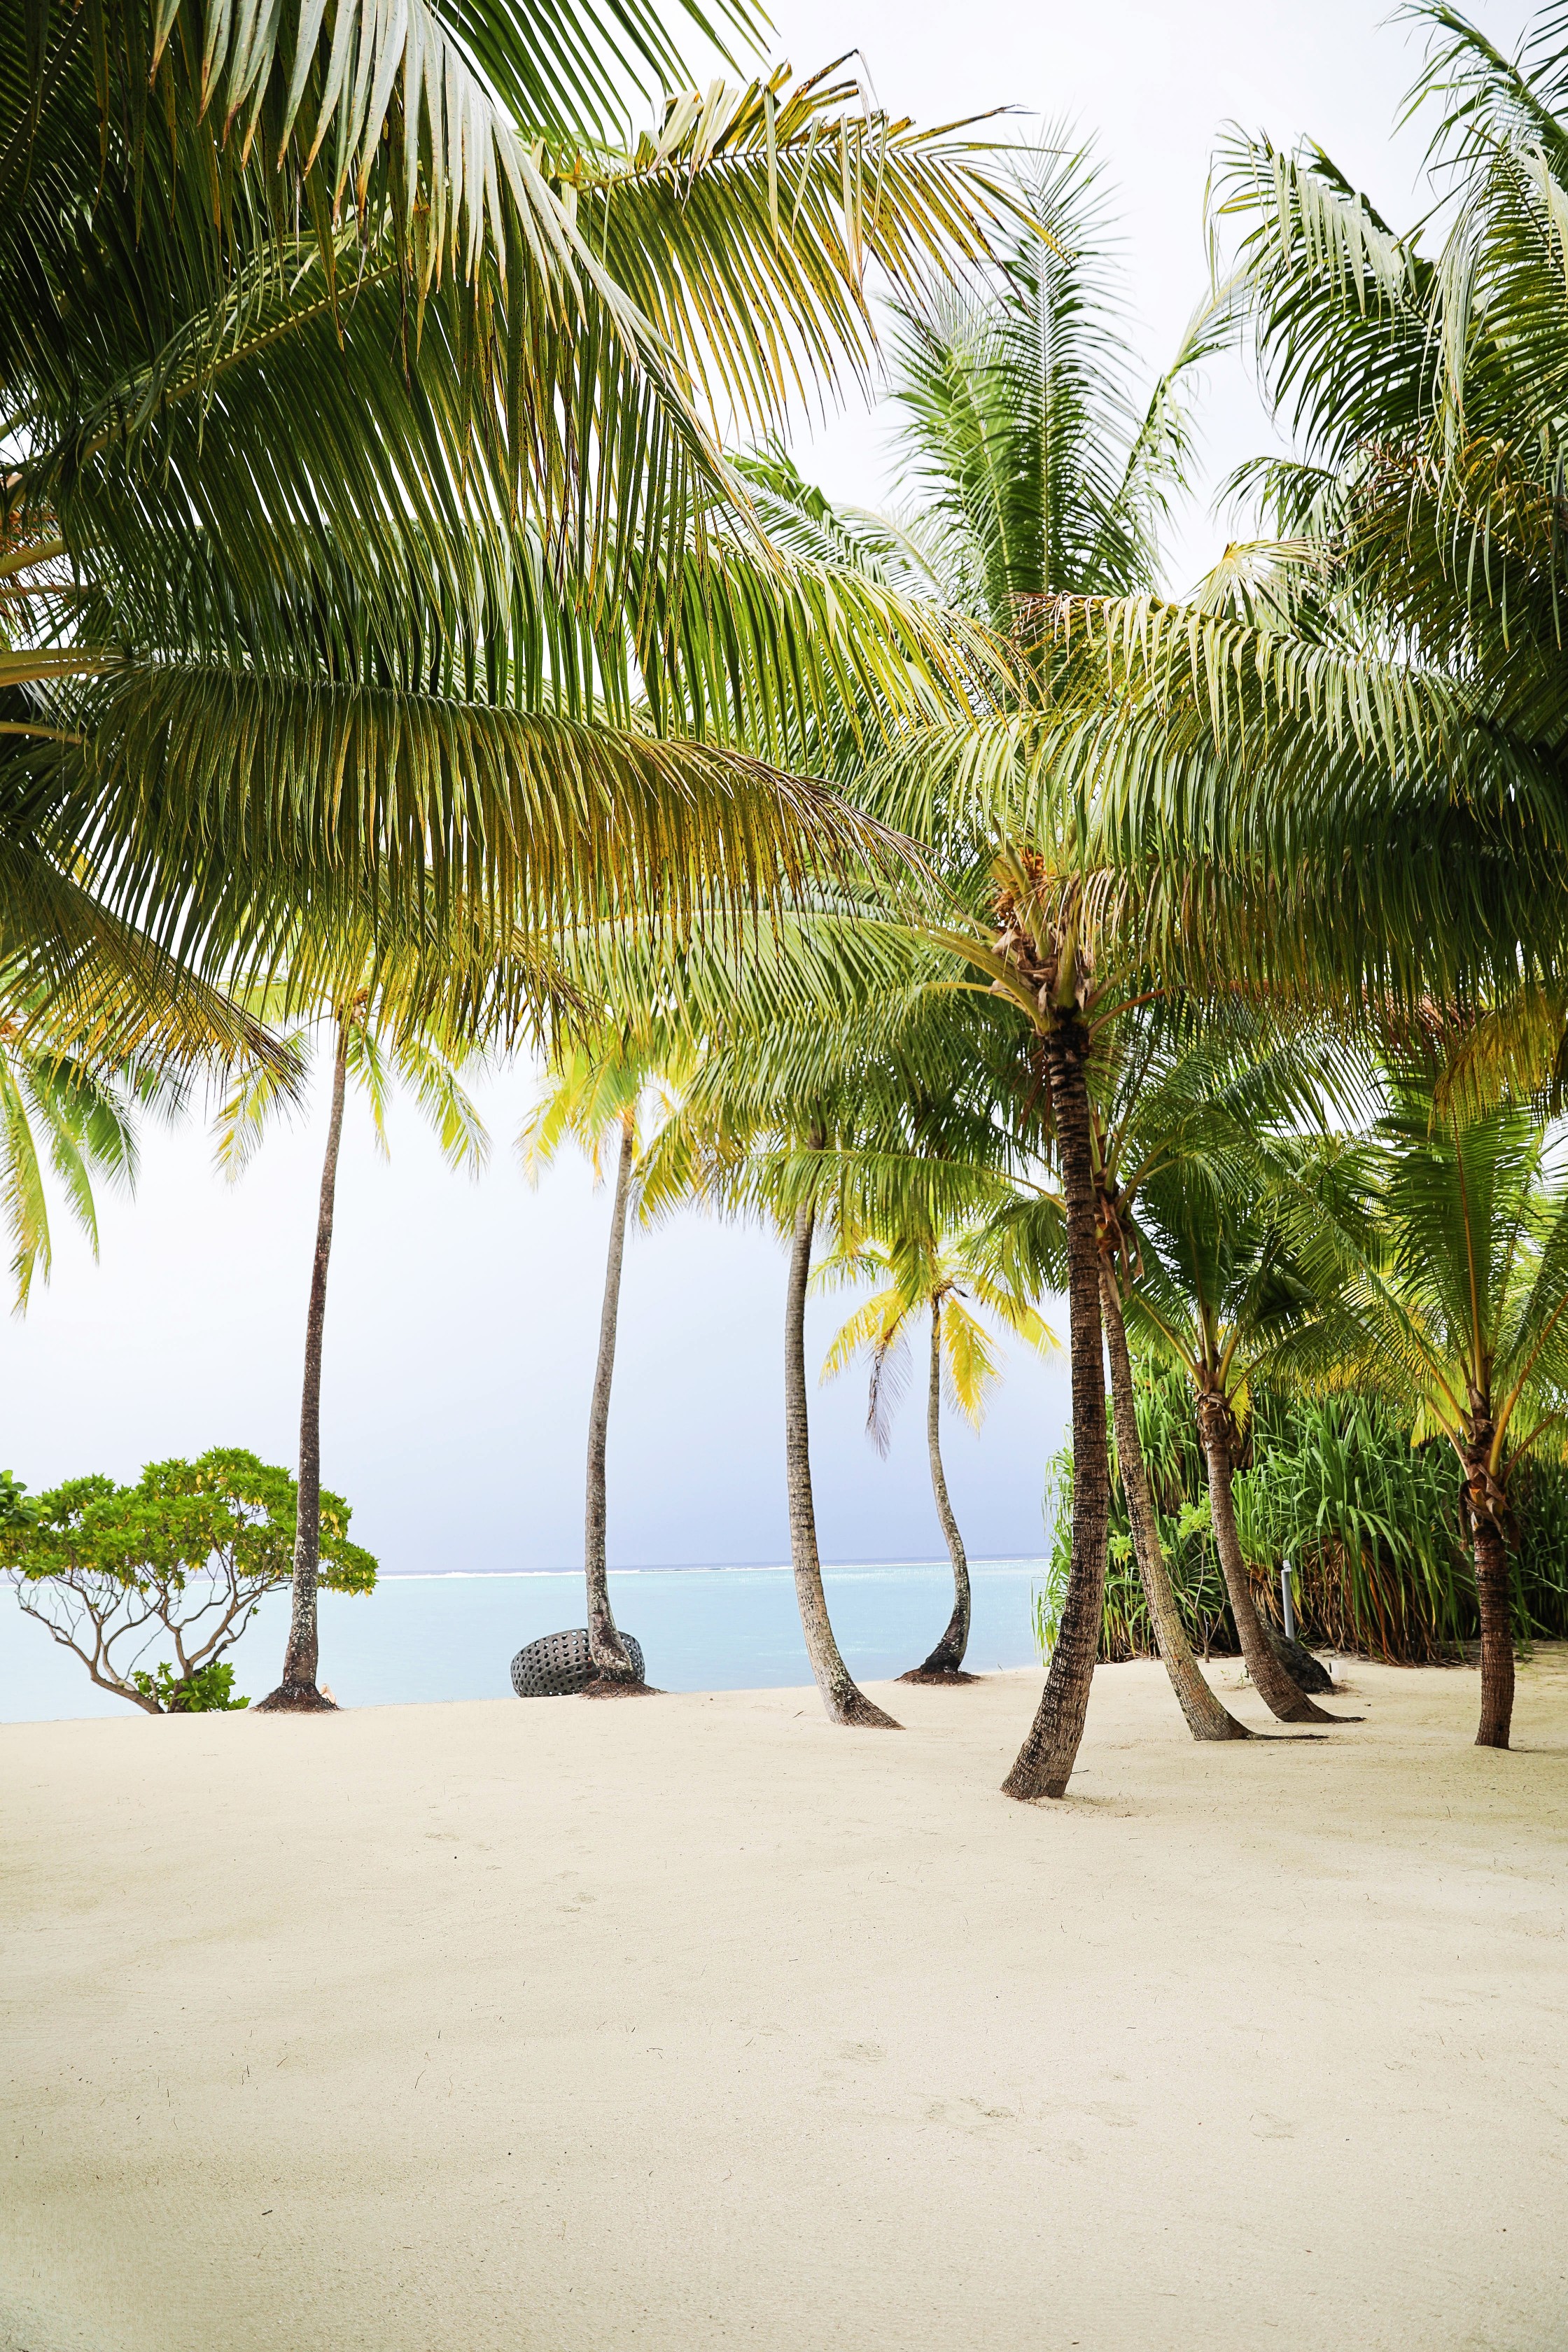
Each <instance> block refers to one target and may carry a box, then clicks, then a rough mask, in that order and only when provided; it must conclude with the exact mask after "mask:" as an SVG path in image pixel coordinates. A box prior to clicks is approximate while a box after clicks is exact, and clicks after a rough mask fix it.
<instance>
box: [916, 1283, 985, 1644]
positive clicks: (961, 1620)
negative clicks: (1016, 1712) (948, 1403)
mask: <svg viewBox="0 0 1568 2352" xmlns="http://www.w3.org/2000/svg"><path fill="white" fill-rule="evenodd" d="M926 1452H927V1453H928V1454H930V1456H931V1493H932V1494H933V1495H934V1496H935V1497H936V1515H937V1517H938V1518H939V1519H940V1520H941V1521H942V1534H943V1535H944V1536H945V1537H946V1538H947V1554H948V1558H949V1559H951V1560H952V1616H951V1617H950V1618H949V1619H948V1621H947V1631H946V1633H943V1635H942V1639H941V1641H940V1642H939V1643H937V1645H936V1647H935V1649H934V1650H933V1651H932V1652H931V1655H930V1657H929V1658H927V1659H926V1660H925V1661H924V1663H923V1664H921V1665H918V1666H916V1667H914V1668H913V1669H912V1670H911V1671H910V1673H909V1674H907V1675H900V1676H899V1680H900V1682H901V1683H952V1682H973V1680H974V1676H973V1675H966V1674H964V1672H963V1654H964V1652H965V1651H966V1650H967V1649H968V1647H969V1615H970V1600H969V1561H968V1559H967V1558H966V1557H965V1555H964V1549H963V1537H962V1536H961V1535H960V1534H959V1532H958V1521H957V1520H956V1519H955V1518H954V1517H953V1515H952V1502H951V1500H950V1498H949V1496H948V1491H947V1473H946V1472H945V1471H944V1470H943V1468H942V1301H941V1299H940V1298H933V1299H932V1300H931V1385H930V1388H929V1390H928V1392H927V1396H926Z"/></svg>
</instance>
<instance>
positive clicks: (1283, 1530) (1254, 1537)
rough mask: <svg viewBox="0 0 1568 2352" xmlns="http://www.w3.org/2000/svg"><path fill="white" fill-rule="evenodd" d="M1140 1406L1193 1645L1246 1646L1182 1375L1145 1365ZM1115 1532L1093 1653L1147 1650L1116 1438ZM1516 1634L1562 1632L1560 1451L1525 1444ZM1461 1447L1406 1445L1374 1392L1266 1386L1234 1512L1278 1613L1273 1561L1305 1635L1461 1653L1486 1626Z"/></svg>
mask: <svg viewBox="0 0 1568 2352" xmlns="http://www.w3.org/2000/svg"><path fill="white" fill-rule="evenodd" d="M1135 1377H1136V1381H1137V1415H1138V1433H1139V1439H1140V1443H1141V1444H1142V1449H1143V1454H1144V1460H1145V1465H1146V1467H1147V1469H1148V1473H1149V1483H1150V1487H1151V1491H1152V1498H1153V1502H1154V1507H1155V1513H1156V1517H1157V1518H1158V1520H1159V1526H1160V1538H1161V1542H1162V1545H1163V1549H1164V1553H1165V1564H1166V1567H1167V1569H1168V1570H1169V1572H1170V1577H1171V1582H1172V1586H1173V1590H1174V1592H1175V1596H1176V1600H1177V1602H1178V1604H1179V1606H1180V1608H1181V1612H1182V1616H1183V1619H1184V1622H1185V1624H1186V1628H1187V1633H1188V1636H1189V1638H1190V1639H1191V1641H1192V1643H1193V1646H1194V1649H1196V1650H1198V1651H1199V1652H1200V1653H1202V1654H1205V1655H1206V1654H1208V1653H1210V1652H1211V1651H1217V1652H1220V1653H1222V1654H1235V1652H1236V1651H1237V1648H1238V1647H1239V1644H1238V1643H1237V1639H1236V1630H1235V1627H1234V1625H1233V1624H1232V1622H1231V1617H1230V1611H1229V1607H1228V1604H1227V1602H1226V1593H1225V1581H1224V1578H1223V1577H1222V1575H1221V1573H1220V1567H1219V1559H1218V1556H1217V1554H1216V1552H1215V1546H1214V1537H1213V1532H1212V1529H1211V1527H1210V1524H1209V1515H1208V1491H1207V1483H1206V1478H1205V1470H1204V1462H1203V1454H1202V1452H1201V1449H1200V1447H1199V1445H1198V1442H1197V1435H1196V1431H1195V1428H1194V1418H1193V1410H1192V1397H1191V1391H1190V1390H1189V1388H1188V1386H1187V1383H1186V1381H1185V1379H1184V1376H1183V1375H1182V1374H1180V1373H1178V1372H1172V1371H1164V1370H1153V1369H1151V1368H1149V1367H1147V1366H1139V1367H1137V1368H1136V1372H1135ZM1110 1473H1111V1495H1110V1546H1109V1557H1108V1559H1107V1568H1106V1586H1105V1614H1104V1619H1103V1623H1102V1629H1101V1634H1100V1656H1101V1657H1102V1658H1103V1659H1106V1660H1108V1661H1109V1660H1119V1659H1123V1658H1135V1657H1151V1656H1152V1655H1153V1654H1154V1641H1153V1633H1152V1627H1151V1625H1150V1623H1149V1617H1148V1612H1147V1610H1146V1609H1145V1607H1144V1605H1143V1591H1142V1582H1141V1580H1140V1579H1139V1575H1138V1568H1137V1562H1136V1559H1135V1558H1134V1555H1133V1549H1132V1531H1131V1524H1130V1522H1129V1519H1128V1516H1127V1503H1126V1496H1125V1495H1124V1493H1123V1490H1122V1486H1121V1474H1120V1470H1119V1467H1118V1465H1117V1460H1116V1447H1115V1443H1114V1440H1112V1442H1111V1444H1110ZM1509 1495H1510V1502H1511V1505H1512V1508H1513V1516H1514V1530H1513V1532H1514V1549H1513V1553H1512V1558H1513V1564H1514V1615H1515V1624H1516V1629H1517V1633H1518V1638H1519V1640H1520V1641H1521V1643H1528V1642H1529V1641H1530V1639H1531V1637H1532V1636H1533V1635H1542V1636H1563V1635H1568V1464H1564V1463H1563V1462H1562V1461H1559V1460H1557V1459H1555V1458H1553V1457H1552V1456H1548V1455H1542V1456H1539V1457H1538V1456H1535V1455H1531V1456H1527V1457H1526V1458H1525V1459H1524V1460H1522V1461H1521V1462H1519V1463H1517V1464H1516V1465H1514V1466H1513V1468H1512V1470H1511V1472H1510V1476H1509ZM1462 1502H1463V1496H1462V1491H1461V1480H1460V1474H1459V1465H1458V1460H1457V1458H1456V1456H1455V1454H1454V1452H1453V1449H1452V1448H1451V1447H1450V1446H1449V1445H1447V1444H1446V1443H1445V1442H1443V1441H1442V1440H1433V1441H1431V1442H1429V1443H1427V1444H1422V1445H1418V1446H1417V1445H1413V1444H1412V1443H1411V1436H1410V1431H1409V1428H1408V1426H1407V1425H1405V1424H1403V1423H1400V1421H1399V1420H1398V1419H1397V1417H1396V1416H1395V1415H1394V1413H1392V1412H1390V1411H1389V1410H1388V1409H1387V1407H1386V1406H1384V1405H1383V1404H1382V1403H1381V1402H1377V1401H1376V1400H1374V1399H1372V1398H1369V1397H1365V1396H1362V1395H1357V1394H1353V1393H1348V1394H1345V1395H1342V1396H1335V1397H1329V1398H1321V1399H1301V1398H1284V1397H1280V1396H1278V1395H1272V1394H1267V1393H1266V1394H1263V1395H1261V1396H1259V1397H1258V1398H1256V1399H1255V1400H1254V1412H1253V1417H1252V1421H1251V1423H1250V1424H1249V1427H1248V1431H1247V1454H1246V1455H1245V1456H1244V1466H1242V1467H1241V1468H1239V1469H1238V1471H1237V1478H1236V1515H1237V1531H1238V1533H1239V1535H1240V1538H1241V1546H1242V1550H1243V1553H1244V1555H1245V1557H1246V1559H1247V1565H1248V1568H1249V1569H1250V1570H1251V1571H1252V1576H1253V1597H1254V1599H1255V1601H1257V1603H1258V1608H1259V1610H1260V1611H1261V1612H1263V1613H1264V1614H1265V1615H1266V1616H1267V1617H1268V1618H1270V1619H1271V1620H1272V1621H1273V1622H1275V1623H1276V1624H1278V1622H1279V1617H1280V1602H1279V1570H1280V1567H1281V1565H1282V1564H1283V1562H1284V1560H1285V1559H1290V1560H1292V1561H1293V1562H1294V1564H1295V1569H1296V1584H1295V1590H1296V1613H1297V1618H1298V1622H1299V1625H1300V1631H1301V1635H1302V1638H1303V1640H1305V1641H1306V1642H1308V1643H1310V1644H1311V1645H1312V1646H1315V1647H1317V1648H1320V1649H1332V1650H1337V1651H1341V1652H1345V1653H1354V1654H1360V1655H1363V1656H1369V1657H1375V1658H1383V1659H1386V1660H1388V1661H1390V1662H1392V1663H1395V1664H1429V1663H1434V1662H1436V1661H1440V1660H1445V1659H1455V1658H1458V1657H1459V1656H1461V1655H1462V1654H1463V1649H1464V1645H1465V1644H1466V1643H1469V1642H1473V1641H1474V1640H1475V1639H1476V1638H1477V1635H1478V1633H1479V1612H1478V1609H1477V1603H1476V1586H1475V1571H1474V1569H1473V1566H1472V1564H1471V1559H1470V1555H1469V1549H1468V1534H1467V1531H1466V1529H1465V1528H1464V1525H1463V1522H1462V1517H1461V1509H1462ZM1071 1519H1072V1454H1071V1451H1070V1449H1067V1450H1064V1451H1063V1452H1062V1453H1060V1454H1057V1455H1056V1456H1055V1458H1054V1459H1053V1461H1052V1463H1051V1465H1050V1467H1049V1471H1048V1473H1047V1488H1046V1523H1047V1542H1048V1553H1047V1569H1046V1579H1045V1582H1044V1584H1043V1586H1041V1587H1040V1588H1039V1589H1038V1590H1037V1592H1036V1594H1035V1634H1036V1639H1037V1643H1038V1644H1039V1647H1040V1652H1041V1654H1042V1656H1045V1655H1048V1654H1049V1650H1050V1646H1051V1643H1052V1642H1053V1641H1054V1640H1055V1637H1056V1631H1057V1627H1058V1623H1059V1622H1060V1616H1061V1607H1062V1601H1063V1599H1064V1597H1065V1594H1066V1591H1067V1579H1068V1568H1069V1566H1070V1563H1071Z"/></svg>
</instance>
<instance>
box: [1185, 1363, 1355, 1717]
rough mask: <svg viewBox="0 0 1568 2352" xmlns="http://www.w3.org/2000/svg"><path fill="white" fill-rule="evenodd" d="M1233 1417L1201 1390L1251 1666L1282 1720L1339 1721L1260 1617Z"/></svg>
mask: <svg viewBox="0 0 1568 2352" xmlns="http://www.w3.org/2000/svg"><path fill="white" fill-rule="evenodd" d="M1228 1419H1229V1414H1228V1412H1227V1411H1226V1404H1225V1400H1224V1399H1223V1397H1219V1396H1216V1395H1215V1393H1214V1391H1212V1390H1205V1391H1203V1392H1202V1393H1201V1394H1200V1396H1199V1398H1198V1435H1199V1437H1200V1438H1201V1439H1202V1441H1203V1449H1204V1462H1205V1465H1206V1467H1207V1470H1208V1479H1209V1507H1210V1511H1211V1514H1212V1516H1213V1519H1214V1539H1215V1549H1217V1551H1218V1553H1219V1564H1220V1568H1221V1570H1223V1572H1224V1575H1225V1589H1226V1593H1227V1595H1228V1596H1229V1600H1230V1613H1231V1615H1232V1617H1233V1618H1234V1619H1235V1621H1236V1630H1237V1635H1238V1636H1239V1638H1240V1642H1241V1654H1242V1656H1243V1657H1244V1658H1245V1659H1246V1661H1247V1673H1248V1674H1249V1675H1251V1676H1252V1680H1253V1685H1254V1687H1255V1689H1256V1690H1257V1692H1258V1696H1259V1698H1261V1699H1262V1700H1263V1702H1264V1704H1265V1706H1268V1707H1269V1708H1270V1709H1271V1710H1272V1712H1273V1713H1274V1714H1275V1715H1277V1716H1278V1717H1279V1720H1280V1722H1281V1723H1337V1722H1338V1720H1339V1717H1337V1716H1332V1715H1325V1713H1324V1712H1323V1709H1322V1708H1321V1706H1314V1705H1313V1703H1312V1701H1311V1700H1310V1698H1309V1697H1308V1696H1307V1695H1306V1693H1305V1692H1304V1691H1302V1690H1300V1689H1299V1688H1298V1687H1297V1685H1296V1684H1295V1683H1293V1682H1292V1681H1291V1679H1290V1676H1289V1674H1287V1672H1286V1670H1285V1668H1284V1667H1283V1666H1282V1665H1281V1664H1280V1663H1279V1659H1278V1658H1277V1657H1276V1655H1275V1654H1274V1652H1273V1650H1272V1649H1271V1648H1270V1647H1269V1644H1268V1639H1267V1637H1266V1636H1265V1634H1264V1631H1263V1627H1262V1625H1261V1624H1260V1623H1259V1622H1258V1612H1257V1610H1256V1609H1255V1608H1254V1607H1253V1605H1252V1591H1251V1588H1250V1586H1249V1585H1248V1583H1247V1563H1246V1561H1245V1560H1244V1559H1242V1557H1241V1538H1240V1537H1239V1536H1238V1535H1237V1529H1236V1504H1235V1501H1234V1499H1233V1496H1232V1490H1231V1480H1232V1478H1233V1476H1234V1475H1235V1469H1234V1465H1233V1464H1232V1461H1231V1454H1230V1433H1229V1430H1228V1429H1227V1427H1226V1423H1227V1422H1228Z"/></svg>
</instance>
